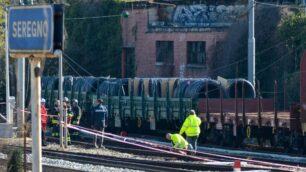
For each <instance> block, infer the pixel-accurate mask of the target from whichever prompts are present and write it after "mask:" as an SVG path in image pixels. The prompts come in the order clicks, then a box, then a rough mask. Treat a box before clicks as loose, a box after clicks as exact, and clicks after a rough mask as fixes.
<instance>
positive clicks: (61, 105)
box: [54, 50, 64, 148]
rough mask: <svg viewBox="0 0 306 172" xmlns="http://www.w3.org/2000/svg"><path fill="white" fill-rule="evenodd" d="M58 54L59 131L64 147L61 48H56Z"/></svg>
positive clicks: (61, 143)
mask: <svg viewBox="0 0 306 172" xmlns="http://www.w3.org/2000/svg"><path fill="white" fill-rule="evenodd" d="M54 54H55V55H56V56H58V59H59V73H58V78H59V81H58V84H59V85H58V93H59V98H60V106H59V108H60V117H59V126H60V133H59V137H60V138H59V140H60V146H61V147H62V148H63V146H64V145H63V114H64V109H63V52H62V51H61V50H56V51H55V52H54Z"/></svg>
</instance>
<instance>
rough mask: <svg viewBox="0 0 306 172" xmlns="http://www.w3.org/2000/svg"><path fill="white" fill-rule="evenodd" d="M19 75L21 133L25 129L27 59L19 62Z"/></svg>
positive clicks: (19, 124)
mask: <svg viewBox="0 0 306 172" xmlns="http://www.w3.org/2000/svg"><path fill="white" fill-rule="evenodd" d="M17 66H18V75H17V102H18V107H17V109H18V111H17V114H18V115H17V127H18V129H19V130H20V131H22V130H23V129H24V127H23V125H24V118H25V117H24V99H25V98H24V85H25V75H24V74H25V59H24V58H19V59H18V60H17Z"/></svg>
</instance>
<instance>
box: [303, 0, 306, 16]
mask: <svg viewBox="0 0 306 172" xmlns="http://www.w3.org/2000/svg"><path fill="white" fill-rule="evenodd" d="M303 7H304V10H305V14H306V0H303Z"/></svg>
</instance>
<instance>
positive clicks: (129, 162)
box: [14, 146, 281, 172]
mask: <svg viewBox="0 0 306 172" xmlns="http://www.w3.org/2000/svg"><path fill="white" fill-rule="evenodd" d="M14 147H15V146H14ZM30 151H31V149H30V148H27V152H29V153H30ZM43 157H48V158H52V159H62V160H67V161H71V162H76V163H81V164H92V165H101V166H108V167H116V168H128V169H134V170H143V171H150V172H159V171H178V172H190V171H232V170H233V167H232V165H231V164H230V165H224V164H221V165H218V164H206V163H203V162H202V163H201V162H197V163H194V162H193V163H192V162H171V161H153V160H142V159H131V158H118V157H114V156H106V155H93V154H86V153H74V152H66V151H55V150H46V149H44V150H43ZM161 157H162V156H161ZM257 169H258V167H242V170H257ZM262 169H265V168H262ZM276 171H277V170H276ZM278 171H281V170H278Z"/></svg>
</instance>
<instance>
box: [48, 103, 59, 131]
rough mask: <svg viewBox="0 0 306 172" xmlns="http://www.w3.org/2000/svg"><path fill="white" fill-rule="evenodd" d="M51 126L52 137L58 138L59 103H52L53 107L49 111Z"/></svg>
mask: <svg viewBox="0 0 306 172" xmlns="http://www.w3.org/2000/svg"><path fill="white" fill-rule="evenodd" d="M50 114H51V115H52V116H51V126H52V137H59V117H60V101H59V100H56V101H55V102H54V107H53V108H52V109H51V111H50Z"/></svg>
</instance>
